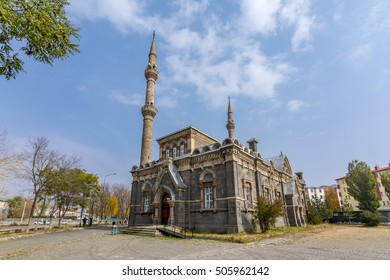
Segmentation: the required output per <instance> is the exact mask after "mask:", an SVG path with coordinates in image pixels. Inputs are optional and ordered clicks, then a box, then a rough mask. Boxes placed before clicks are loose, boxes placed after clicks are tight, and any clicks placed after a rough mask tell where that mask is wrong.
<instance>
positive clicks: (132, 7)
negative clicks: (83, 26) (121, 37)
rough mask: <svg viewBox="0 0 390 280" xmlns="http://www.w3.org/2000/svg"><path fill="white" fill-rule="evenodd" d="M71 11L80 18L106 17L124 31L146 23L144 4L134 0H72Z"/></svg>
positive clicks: (96, 18) (95, 18)
mask: <svg viewBox="0 0 390 280" xmlns="http://www.w3.org/2000/svg"><path fill="white" fill-rule="evenodd" d="M70 3H71V6H70V7H69V11H70V12H71V13H72V14H73V15H75V16H76V17H78V18H86V19H88V20H92V21H93V20H98V19H106V20H108V21H110V22H111V23H112V24H114V25H115V27H116V28H118V29H119V30H120V31H122V32H126V31H127V30H128V29H133V28H135V27H137V26H143V25H144V23H145V22H144V19H142V17H141V15H142V14H143V4H142V2H141V1H134V0H110V1H107V0H82V1H80V0H70Z"/></svg>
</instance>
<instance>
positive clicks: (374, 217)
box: [346, 160, 383, 226]
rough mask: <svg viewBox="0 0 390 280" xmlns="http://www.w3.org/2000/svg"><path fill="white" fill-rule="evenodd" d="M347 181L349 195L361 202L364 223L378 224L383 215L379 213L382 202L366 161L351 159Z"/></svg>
mask: <svg viewBox="0 0 390 280" xmlns="http://www.w3.org/2000/svg"><path fill="white" fill-rule="evenodd" d="M346 182H347V185H348V193H349V195H351V196H353V197H354V198H355V200H357V201H358V203H359V205H358V208H359V209H360V210H361V211H362V221H363V223H365V224H366V225H367V226H377V225H378V224H379V222H380V221H381V220H382V219H383V217H382V215H380V214H379V213H378V208H379V206H380V203H379V199H378V196H377V194H376V191H375V179H374V176H373V175H372V172H371V169H370V167H369V166H368V165H367V164H366V163H365V162H361V161H357V160H354V161H351V162H350V163H349V164H348V173H347V176H346Z"/></svg>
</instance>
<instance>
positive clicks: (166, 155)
mask: <svg viewBox="0 0 390 280" xmlns="http://www.w3.org/2000/svg"><path fill="white" fill-rule="evenodd" d="M169 157H170V154H169V148H167V149H166V150H165V158H169Z"/></svg>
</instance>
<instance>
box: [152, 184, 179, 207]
mask: <svg viewBox="0 0 390 280" xmlns="http://www.w3.org/2000/svg"><path fill="white" fill-rule="evenodd" d="M166 192H167V193H169V195H170V196H171V201H175V192H174V191H173V190H172V189H171V188H170V187H168V186H165V185H163V186H160V187H159V188H158V189H157V191H156V193H155V194H154V200H153V203H154V204H158V205H159V204H160V200H161V197H162V195H163V194H164V193H166Z"/></svg>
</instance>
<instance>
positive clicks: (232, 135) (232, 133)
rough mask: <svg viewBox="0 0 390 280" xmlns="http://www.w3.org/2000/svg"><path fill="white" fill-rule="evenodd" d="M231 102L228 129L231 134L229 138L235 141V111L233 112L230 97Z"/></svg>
mask: <svg viewBox="0 0 390 280" xmlns="http://www.w3.org/2000/svg"><path fill="white" fill-rule="evenodd" d="M228 99H229V102H228V121H227V124H226V128H227V130H228V133H229V138H231V139H233V138H234V128H235V124H234V119H233V110H232V105H231V104H230V96H229V97H228Z"/></svg>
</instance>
